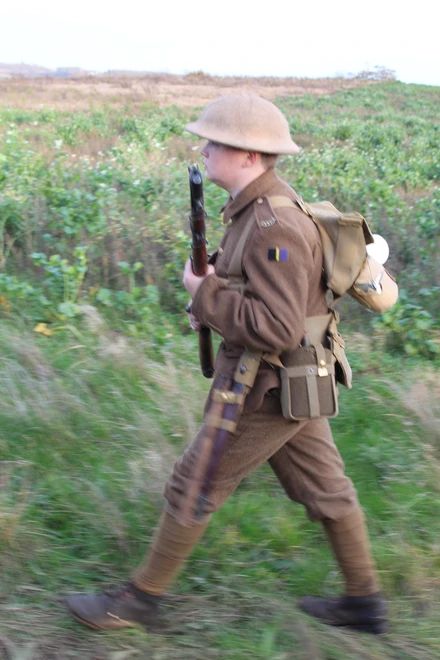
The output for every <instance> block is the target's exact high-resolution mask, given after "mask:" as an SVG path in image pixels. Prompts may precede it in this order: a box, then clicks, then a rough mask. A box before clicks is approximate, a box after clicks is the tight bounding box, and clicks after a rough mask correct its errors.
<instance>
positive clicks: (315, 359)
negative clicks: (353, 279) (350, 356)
mask: <svg viewBox="0 0 440 660" xmlns="http://www.w3.org/2000/svg"><path fill="white" fill-rule="evenodd" d="M344 348H345V345H344V341H343V339H342V337H341V335H340V334H339V332H338V329H337V315H336V312H331V313H329V314H325V315H322V316H312V317H309V318H307V319H306V331H305V335H304V340H303V342H302V344H301V346H299V347H298V348H296V349H295V350H294V351H288V352H285V353H282V354H281V355H280V357H279V358H277V359H276V360H274V359H271V358H272V356H264V359H266V360H267V361H268V362H271V363H272V364H277V366H278V367H279V369H280V377H281V407H282V412H283V416H284V417H285V418H286V419H291V420H303V419H315V418H318V417H336V415H337V414H338V389H337V383H338V382H339V383H341V384H342V385H344V386H345V387H348V388H350V387H351V368H350V365H349V364H348V361H347V358H346V356H345V351H344Z"/></svg>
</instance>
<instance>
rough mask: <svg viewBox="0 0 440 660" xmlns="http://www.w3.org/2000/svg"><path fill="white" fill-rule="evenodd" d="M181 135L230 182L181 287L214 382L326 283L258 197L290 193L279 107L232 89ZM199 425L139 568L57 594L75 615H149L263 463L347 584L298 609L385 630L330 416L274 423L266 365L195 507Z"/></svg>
mask: <svg viewBox="0 0 440 660" xmlns="http://www.w3.org/2000/svg"><path fill="white" fill-rule="evenodd" d="M186 128H187V130H188V131H190V132H191V133H194V134H195V135H197V136H199V137H201V138H204V139H206V140H207V142H206V144H205V145H204V146H203V148H202V149H201V155H202V157H203V164H204V168H205V175H206V177H207V179H209V180H211V181H213V182H214V183H215V184H217V185H218V186H220V187H221V188H223V189H224V190H226V191H227V192H228V193H229V195H230V197H229V200H228V202H227V204H226V206H225V207H224V209H223V211H224V218H223V222H224V223H225V225H226V231H225V235H224V237H223V239H222V242H221V245H220V248H219V250H218V252H217V253H216V255H215V257H214V258H213V259H212V261H213V262H215V265H212V264H211V265H210V266H209V267H208V272H207V274H206V275H205V276H204V277H197V276H195V275H194V274H193V273H192V269H191V265H190V262H188V263H187V264H186V267H185V271H184V276H183V283H184V286H185V288H186V289H187V291H188V293H189V295H190V296H191V298H192V307H191V314H190V322H191V325H192V327H193V328H194V329H198V328H199V327H200V324H202V325H203V326H207V327H210V328H212V329H213V330H214V331H215V332H217V333H218V334H219V335H220V336H221V337H222V343H221V345H220V348H219V351H218V354H217V357H216V364H215V378H214V382H213V387H212V388H211V391H210V394H209V396H208V400H207V403H206V406H205V412H206V411H209V409H210V406H211V401H212V398H213V394H212V393H213V391H214V389H218V388H219V387H220V388H221V387H222V383H224V381H225V379H228V378H231V377H232V376H233V374H234V371H235V368H236V365H237V362H238V360H239V359H240V357H241V355H242V353H243V351H244V348H245V347H246V348H247V349H250V350H254V351H263V352H268V353H272V354H276V355H280V354H281V353H283V352H284V351H289V350H290V351H291V350H293V349H294V348H296V347H297V346H299V344H300V342H301V341H302V339H303V336H304V328H305V319H306V317H310V316H316V315H324V314H326V313H327V312H328V307H327V301H326V287H325V285H324V282H323V278H322V263H323V255H322V246H321V241H320V237H319V232H318V230H317V228H316V226H315V224H314V223H313V222H312V221H311V220H310V218H309V217H308V216H307V215H306V214H305V213H303V211H302V210H300V208H293V207H288V208H276V209H274V208H273V207H272V206H271V203H270V201H269V199H268V198H270V199H273V198H274V197H276V196H283V197H284V198H285V197H286V196H287V197H289V198H291V199H292V200H295V198H296V194H295V192H294V191H293V190H292V189H291V188H290V187H289V186H288V185H287V184H286V183H284V182H283V181H282V180H281V179H280V178H278V176H277V174H276V172H275V169H274V167H275V164H276V159H277V156H278V155H280V154H295V153H297V152H298V151H299V148H298V146H297V145H296V144H295V143H294V142H293V141H292V139H291V137H290V133H289V127H288V123H287V120H286V119H285V117H284V115H283V114H282V113H281V112H280V111H279V110H278V108H277V107H276V106H275V105H274V104H272V103H271V102H269V101H267V100H265V99H263V98H261V97H259V96H256V95H253V94H231V95H227V96H223V97H220V98H218V99H216V100H215V101H213V102H212V103H210V104H209V105H208V106H207V107H206V108H205V110H204V112H203V113H202V115H201V117H200V118H199V119H198V121H196V122H193V123H191V124H189V125H188V126H187V127H186ZM250 217H254V218H255V222H254V225H253V227H252V230H251V231H250V233H249V235H248V238H247V239H246V243H245V246H244V250H243V258H242V269H243V272H244V274H245V281H246V287H245V295H243V292H242V291H240V290H237V288H236V287H231V286H230V282H229V280H228V265H229V262H230V260H231V256H232V254H233V252H234V249H235V247H236V245H237V242H238V240H239V238H240V236H241V235H242V232H243V230H244V228H245V227H246V225H247V221H248V220H249V218H250ZM206 431H207V429H206V423H205V424H204V425H202V428H201V429H200V431H199V433H198V434H197V435H196V437H195V439H194V441H193V442H192V443H191V444H190V445H189V447H188V448H187V449H186V451H185V452H184V454H183V455H182V456H181V458H180V459H179V460H178V461H177V462H176V464H175V466H174V469H173V471H172V474H171V476H170V477H169V479H168V481H167V484H166V486H165V500H166V506H165V509H164V512H163V515H162V518H161V521H160V524H159V528H158V530H157V532H156V535H155V538H154V539H153V543H152V546H151V548H150V551H149V553H148V554H147V557H146V560H145V562H144V563H143V564H142V565H141V566H140V567H139V568H138V569H137V570H136V571H135V573H134V574H133V576H132V578H131V581H130V582H129V583H127V584H125V585H123V586H122V587H120V588H119V589H116V590H114V591H110V592H107V593H103V594H96V595H95V594H77V595H73V596H70V597H69V598H68V599H67V605H68V607H69V609H70V611H71V613H72V614H73V616H74V617H75V618H76V619H77V620H78V621H80V622H81V623H83V624H85V625H87V626H89V627H91V628H95V629H99V630H113V629H119V628H123V627H126V626H132V625H136V624H146V625H148V624H152V623H154V622H155V620H156V617H157V613H158V609H159V604H160V600H161V596H162V595H163V594H164V593H165V591H166V590H167V587H168V586H169V584H170V583H171V582H172V580H173V578H174V576H175V574H176V573H177V571H178V570H179V569H180V567H181V565H182V564H183V562H184V561H185V559H186V558H187V557H188V556H189V554H190V553H191V551H192V549H193V548H194V546H195V545H196V543H197V542H198V541H199V539H200V538H201V536H202V534H203V533H204V531H205V529H206V527H207V525H208V523H209V519H210V517H211V515H212V514H213V513H214V512H215V511H217V510H218V509H219V508H220V507H221V506H222V504H223V503H224V502H225V500H226V499H227V498H228V497H229V495H231V494H232V493H233V491H234V490H235V488H236V487H237V486H238V484H239V483H240V481H241V480H242V479H243V477H245V476H246V475H247V474H249V473H250V472H251V471H252V470H255V469H256V468H257V467H258V466H260V465H261V464H262V463H264V462H265V461H268V463H269V465H270V466H271V468H272V470H273V471H274V473H275V475H276V476H277V478H278V479H279V481H280V483H281V485H282V486H283V488H284V489H285V491H286V494H287V495H288V497H289V498H290V499H292V500H293V501H295V502H299V503H301V504H302V505H303V506H304V507H305V509H306V512H307V515H308V516H309V518H310V519H311V520H312V521H319V522H321V523H322V525H323V527H324V529H325V532H326V534H327V537H328V540H329V542H330V544H331V547H332V549H333V551H334V554H335V557H336V560H337V562H338V564H339V567H340V570H341V573H342V575H343V577H344V580H345V591H344V594H343V595H341V596H340V597H337V598H334V599H322V598H317V597H312V596H306V597H304V598H302V600H301V601H300V607H301V608H302V609H303V610H304V611H305V612H307V613H308V614H310V615H312V616H314V617H317V618H318V619H321V620H322V621H324V622H325V623H327V624H330V625H336V626H347V627H351V628H354V629H357V630H363V631H366V632H370V633H376V634H379V633H383V632H385V631H386V630H387V621H386V607H385V603H384V601H383V599H382V596H381V593H380V591H379V586H378V581H377V576H376V572H375V568H374V565H373V560H372V558H371V554H370V549H369V544H368V538H367V532H366V527H365V522H364V518H363V514H362V510H361V508H360V506H359V503H358V500H357V495H356V491H355V489H354V487H353V484H352V482H351V480H350V479H349V478H348V477H347V476H345V474H344V466H343V463H342V460H341V457H340V455H339V452H338V450H337V448H336V446H335V444H334V442H333V439H332V434H331V431H330V427H329V424H328V421H327V419H324V418H318V419H308V420H303V421H291V420H287V419H285V418H284V417H283V414H282V411H281V404H280V376H279V373H278V370H277V369H276V368H275V369H274V368H273V365H271V364H268V363H266V362H265V361H262V362H261V364H260V367H259V369H258V373H257V375H256V380H255V384H254V386H253V388H252V389H251V391H250V393H249V394H248V396H247V398H246V400H245V403H244V409H243V412H242V415H241V418H240V420H239V422H238V426H237V429H236V432H235V433H234V434H232V435H231V436H230V437H229V439H228V441H227V443H226V447H225V448H224V450H223V453H222V455H221V457H220V459H219V460H218V464H217V465H216V470H215V473H214V475H213V477H212V480H211V484H210V491H209V497H208V501H207V503H206V505H205V509H204V511H203V513H202V515H201V516H197V517H196V515H195V509H196V500H197V497H198V495H199V493H200V490H201V484H202V482H203V476H204V475H203V469H201V467H200V457H201V455H202V453H203V442H204V437H205V435H206Z"/></svg>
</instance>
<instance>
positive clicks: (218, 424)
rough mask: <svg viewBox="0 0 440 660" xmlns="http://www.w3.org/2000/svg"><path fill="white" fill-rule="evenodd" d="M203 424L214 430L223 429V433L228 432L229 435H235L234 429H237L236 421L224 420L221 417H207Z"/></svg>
mask: <svg viewBox="0 0 440 660" xmlns="http://www.w3.org/2000/svg"><path fill="white" fill-rule="evenodd" d="M205 424H206V425H207V426H211V427H212V428H214V429H224V430H225V431H229V433H235V429H236V428H237V422H236V421H234V420H231V419H224V418H223V417H215V416H214V415H207V416H206V418H205Z"/></svg>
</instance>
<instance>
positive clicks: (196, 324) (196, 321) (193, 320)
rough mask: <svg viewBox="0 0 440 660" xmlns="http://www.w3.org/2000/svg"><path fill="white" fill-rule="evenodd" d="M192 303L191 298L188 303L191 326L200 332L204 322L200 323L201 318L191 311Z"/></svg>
mask: <svg viewBox="0 0 440 660" xmlns="http://www.w3.org/2000/svg"><path fill="white" fill-rule="evenodd" d="M191 303H192V300H190V301H189V303H188V305H187V312H188V321H189V324H190V326H191V328H192V329H193V330H195V331H196V332H199V331H200V328H201V327H202V324H201V323H200V321H199V319H198V318H197V317H196V316H194V314H193V313H192V312H191Z"/></svg>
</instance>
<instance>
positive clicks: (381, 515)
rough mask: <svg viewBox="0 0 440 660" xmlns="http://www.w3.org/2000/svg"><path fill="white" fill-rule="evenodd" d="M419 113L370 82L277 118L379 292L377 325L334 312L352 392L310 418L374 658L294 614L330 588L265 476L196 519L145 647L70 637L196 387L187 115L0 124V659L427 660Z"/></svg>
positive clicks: (429, 216) (160, 469)
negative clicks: (371, 622) (355, 567)
mask: <svg viewBox="0 0 440 660" xmlns="http://www.w3.org/2000/svg"><path fill="white" fill-rule="evenodd" d="M438 101H439V89H438V88H429V87H421V86H410V85H402V84H399V83H383V84H382V83H381V84H374V85H370V86H365V87H361V88H358V89H351V90H346V91H340V92H337V93H335V94H334V95H332V96H322V97H313V96H308V95H306V96H302V97H297V98H285V99H282V100H280V102H279V105H280V107H281V108H282V109H283V111H284V112H285V113H286V115H287V116H288V118H289V121H290V123H291V127H292V131H293V133H295V136H296V139H297V141H298V143H299V144H301V145H302V146H303V147H304V150H303V152H302V153H301V154H300V155H299V156H298V157H297V158H296V159H288V158H284V159H282V161H281V162H280V170H281V172H282V174H283V175H284V177H285V178H286V179H288V180H289V181H291V182H292V183H293V185H294V186H295V187H296V189H297V190H298V192H300V193H301V194H302V195H303V197H304V198H305V199H307V200H309V201H314V200H316V199H330V200H332V201H333V202H334V203H335V204H336V205H337V206H339V207H340V208H342V209H344V210H359V211H360V212H362V213H363V214H364V215H365V216H366V217H367V219H368V221H369V223H370V224H371V226H372V228H373V230H374V231H376V232H378V233H381V234H382V235H383V236H384V237H385V238H386V239H387V240H388V242H389V244H390V248H391V258H390V261H389V269H390V270H391V272H392V274H393V275H395V276H397V278H398V282H399V285H400V288H401V298H400V301H399V303H398V305H396V307H395V308H393V309H392V310H391V311H390V312H388V313H387V314H385V315H384V316H383V317H382V318H378V317H374V316H373V315H371V314H369V313H368V312H367V311H366V310H362V309H361V308H359V306H356V304H355V303H354V302H353V301H350V300H349V301H342V304H341V309H342V311H343V317H344V319H346V320H344V322H343V323H342V324H341V331H342V332H343V334H344V335H346V336H347V339H348V352H349V358H350V361H351V363H352V366H353V370H354V375H355V386H354V389H353V390H352V391H351V392H347V391H341V405H340V408H341V413H340V415H339V417H338V418H336V419H335V420H333V421H332V427H333V429H334V432H335V438H336V440H337V442H338V445H339V447H340V450H341V453H342V455H343V457H344V460H345V463H346V468H347V473H348V474H349V475H350V476H351V477H352V478H353V480H354V481H355V484H356V486H357V488H358V491H359V496H360V500H361V502H362V504H363V506H364V508H365V511H366V514H367V519H368V525H369V529H370V533H371V541H372V546H373V551H374V555H375V558H376V561H377V565H378V569H379V572H380V575H381V580H382V584H383V590H384V593H385V594H386V597H387V599H389V603H390V616H391V620H392V626H393V629H392V632H391V633H390V634H389V635H387V636H385V637H384V638H383V639H371V638H369V637H366V636H365V635H361V634H358V635H357V634H354V633H349V632H346V631H345V632H344V631H339V630H333V629H328V628H326V627H325V626H322V625H320V624H319V623H317V622H315V621H313V620H311V619H309V618H308V617H306V616H304V615H302V614H301V613H300V612H299V611H298V609H297V608H296V605H295V602H296V599H297V598H298V597H299V596H300V595H302V594H305V593H312V594H320V593H323V594H327V595H334V594H337V593H339V592H340V589H341V577H340V575H339V574H338V572H337V568H336V564H335V562H334V560H333V558H332V557H331V554H330V550H329V548H328V547H327V544H326V542H325V539H324V535H323V532H322V530H321V528H320V527H319V526H318V525H314V524H312V523H310V522H309V521H308V520H307V519H306V518H305V515H304V512H303V511H302V509H301V508H300V507H298V506H295V505H293V504H292V503H291V502H290V501H289V500H287V498H286V497H285V495H284V493H283V492H282V490H281V488H280V487H279V485H278V483H277V482H276V480H275V478H274V477H273V475H272V474H271V472H270V470H269V469H268V468H267V467H264V468H263V469H260V470H259V471H258V472H257V473H255V474H253V475H251V476H250V477H248V478H247V479H246V480H245V481H244V482H243V483H242V484H241V486H240V487H239V489H238V491H237V492H236V494H235V495H234V497H233V498H231V500H230V501H229V502H227V503H226V505H225V506H224V507H223V509H222V510H221V511H219V512H218V513H217V514H216V515H215V516H214V518H213V521H212V523H211V525H210V527H209V528H208V531H207V533H206V535H205V537H204V538H203V539H202V542H201V544H200V545H199V547H198V548H197V549H196V551H195V552H194V555H193V556H192V557H191V559H190V560H189V563H188V567H187V570H185V571H184V572H183V573H182V574H181V575H180V576H179V578H178V582H177V584H176V586H175V587H174V588H173V589H172V593H171V594H170V596H169V597H168V598H167V600H166V603H165V624H164V629H163V631H162V632H161V633H160V634H146V633H144V632H140V631H129V632H125V633H121V634H109V635H98V634H96V633H92V632H90V631H86V630H83V629H81V628H80V627H79V626H77V625H76V624H75V623H74V622H73V621H70V619H69V618H68V616H67V614H66V613H65V612H64V609H63V606H62V602H61V599H62V594H63V593H66V592H67V591H69V590H76V589H93V588H99V587H102V586H103V585H108V584H109V583H112V582H113V583H114V582H119V581H121V580H125V579H126V578H127V576H128V575H129V574H130V571H131V570H132V569H133V568H134V567H135V566H136V564H137V563H138V562H139V561H140V560H141V558H142V556H143V554H144V552H145V549H146V546H147V544H148V541H149V540H150V538H151V535H152V533H153V529H154V526H155V524H156V522H157V519H158V516H159V513H160V510H161V507H162V488H163V484H164V481H165V479H166V477H167V474H168V472H169V469H170V468H171V466H172V464H173V461H174V460H175V458H176V457H177V456H178V455H179V454H180V453H181V451H182V449H183V447H184V446H185V444H186V443H187V442H189V441H190V440H191V438H192V436H193V434H194V432H195V430H196V429H197V425H198V423H199V422H200V418H201V412H202V403H203V398H204V396H205V394H206V392H207V388H208V387H209V383H208V382H207V381H206V380H204V379H203V377H202V376H201V375H200V370H199V367H198V364H197V348H196V338H195V337H194V336H193V335H192V334H190V333H189V332H188V330H187V328H186V319H185V318H184V317H185V315H184V314H182V312H181V310H182V309H183V307H184V305H185V304H186V300H187V296H186V293H185V292H184V290H183V288H182V286H181V283H180V280H181V271H182V267H183V263H184V261H185V259H186V258H187V256H188V253H189V234H188V227H187V224H188V222H187V214H188V206H189V201H188V185H187V174H186V163H187V162H191V161H194V160H196V159H197V153H196V151H195V150H196V149H197V144H198V143H197V141H196V140H195V139H193V138H192V137H191V136H190V135H185V134H184V131H183V126H184V124H185V123H186V122H187V121H188V120H190V119H191V118H192V117H193V116H195V114H196V110H191V111H183V110H181V109H179V108H177V107H170V108H165V109H164V108H159V107H158V106H155V105H152V104H150V105H144V106H140V107H136V108H133V107H126V108H124V109H123V110H121V109H116V108H115V107H113V106H111V105H109V106H108V107H91V108H90V110H89V111H87V112H86V111H82V112H70V113H67V112H64V113H61V112H57V111H54V110H51V109H49V108H40V109H35V110H22V109H14V108H13V107H11V108H9V109H3V110H0V230H1V236H2V240H1V241H0V249H1V266H2V272H1V273H0V310H1V312H0V313H1V316H2V325H1V331H0V345H1V355H2V358H1V364H2V369H1V371H0V388H1V400H2V406H1V408H0V429H1V431H0V458H1V461H0V484H1V492H0V575H1V578H0V656H1V657H5V658H7V659H8V660H12V659H15V660H20V659H24V658H27V659H29V660H43V659H44V660H55V659H61V658H62V659H63V660H64V659H73V658H75V659H78V658H81V659H84V660H101V659H102V660H104V659H109V660H125V659H126V658H145V657H149V658H150V657H151V658H152V659H156V660H162V659H165V658H166V659H170V660H171V659H174V658H176V657H179V658H203V659H206V658H212V659H214V658H221V659H223V658H228V659H231V660H243V659H246V660H247V659H248V658H249V659H251V658H252V660H253V659H258V658H261V659H262V660H263V659H271V660H287V659H290V658H295V659H297V660H302V659H303V660H306V659H308V660H329V659H334V660H348V659H355V658H356V660H357V659H358V658H359V659H363V658H365V659H370V660H373V659H374V660H376V659H377V660H381V659H385V658H386V659H391V658H393V659H397V658H399V660H400V659H411V660H415V659H416V658H417V659H420V658H421V659H426V660H431V659H432V660H434V659H438V657H439V656H440V634H439V628H438V621H439V615H440V563H439V556H440V541H439V539H440V522H439V517H438V515H437V513H436V512H437V509H438V507H439V503H440V486H439V484H440V480H439V475H440V436H439V431H438V428H439V419H440V387H439V382H438V377H437V373H436V371H437V370H438V364H439V357H440V337H439V334H440V333H439V322H440V315H439V314H440V312H439V306H438V304H437V297H438V295H437V294H438V291H439V287H440V272H439V263H440V262H439V259H438V257H437V249H438V246H439V229H438V224H437V223H438V216H439V210H440V206H439V205H440V192H439V183H438V182H439V176H440V165H439V163H440V153H439V152H440V147H439V131H440V129H439V126H440V123H439V121H438ZM205 196H206V201H207V210H208V215H209V235H210V242H211V245H215V243H216V241H217V240H218V238H219V236H220V235H221V232H222V227H221V222H220V217H219V214H218V211H219V209H220V207H221V206H222V203H223V201H224V199H225V195H224V194H223V193H222V192H221V191H219V190H218V189H216V188H215V187H214V186H212V185H210V184H209V182H208V183H206V186H205ZM177 594H179V595H177ZM182 633H183V634H182ZM2 654H3V655H2Z"/></svg>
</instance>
